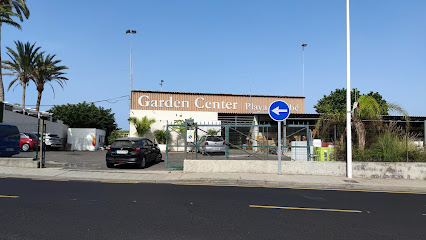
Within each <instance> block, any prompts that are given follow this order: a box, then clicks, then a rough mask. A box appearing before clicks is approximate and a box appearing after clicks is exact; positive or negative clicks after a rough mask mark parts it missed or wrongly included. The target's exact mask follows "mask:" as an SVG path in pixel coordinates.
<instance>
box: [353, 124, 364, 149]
mask: <svg viewBox="0 0 426 240" xmlns="http://www.w3.org/2000/svg"><path fill="white" fill-rule="evenodd" d="M354 125H355V129H356V133H357V135H358V147H359V149H361V150H364V148H365V126H364V124H363V123H362V122H361V121H356V122H355V124H354Z"/></svg>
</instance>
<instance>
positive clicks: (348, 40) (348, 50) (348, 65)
mask: <svg viewBox="0 0 426 240" xmlns="http://www.w3.org/2000/svg"><path fill="white" fill-rule="evenodd" d="M351 117H352V115H351V38H350V24H349V0H346V149H347V150H346V152H347V153H346V155H347V160H346V172H347V177H348V178H352V128H351V121H352V119H351Z"/></svg>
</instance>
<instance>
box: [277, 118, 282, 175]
mask: <svg viewBox="0 0 426 240" xmlns="http://www.w3.org/2000/svg"><path fill="white" fill-rule="evenodd" d="M277 123H278V174H279V175H281V122H280V121H278V122H277Z"/></svg>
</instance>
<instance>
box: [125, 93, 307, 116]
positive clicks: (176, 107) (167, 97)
mask: <svg viewBox="0 0 426 240" xmlns="http://www.w3.org/2000/svg"><path fill="white" fill-rule="evenodd" d="M275 100H282V101H285V102H287V103H288V104H289V107H290V110H291V111H292V112H294V113H303V112H304V98H303V97H284V96H247V95H231V94H199V93H167V92H150V91H133V92H132V109H134V110H168V111H204V112H220V113H267V112H268V108H269V105H270V104H271V103H272V102H273V101H275Z"/></svg>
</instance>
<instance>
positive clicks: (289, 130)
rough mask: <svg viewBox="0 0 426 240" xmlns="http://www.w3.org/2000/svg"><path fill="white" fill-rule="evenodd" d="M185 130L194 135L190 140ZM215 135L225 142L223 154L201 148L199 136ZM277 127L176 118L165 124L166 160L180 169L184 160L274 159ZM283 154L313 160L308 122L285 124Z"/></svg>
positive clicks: (171, 167) (287, 156)
mask: <svg viewBox="0 0 426 240" xmlns="http://www.w3.org/2000/svg"><path fill="white" fill-rule="evenodd" d="M188 132H189V133H191V134H193V141H189V139H188ZM207 135H215V136H218V137H221V138H222V139H223V142H224V144H223V145H224V146H223V153H222V152H219V153H218V154H217V153H209V152H206V151H203V148H204V147H205V146H204V142H201V141H200V140H202V136H207ZM277 137H278V135H277V126H273V125H270V124H217V125H214V124H197V123H195V122H194V121H193V120H191V119H190V120H185V121H183V120H179V121H177V122H175V124H167V138H166V153H165V163H166V168H167V169H169V170H183V162H184V159H198V160H204V159H205V160H277V159H278V156H277V152H278V151H277V150H278V146H277ZM282 142H283V145H282V147H281V148H282V154H283V158H282V159H283V160H287V161H291V160H292V161H310V160H312V159H313V157H314V156H313V148H311V147H310V146H311V145H312V144H311V143H312V138H311V130H310V126H309V125H287V126H286V125H285V126H284V131H283V141H282Z"/></svg>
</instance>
